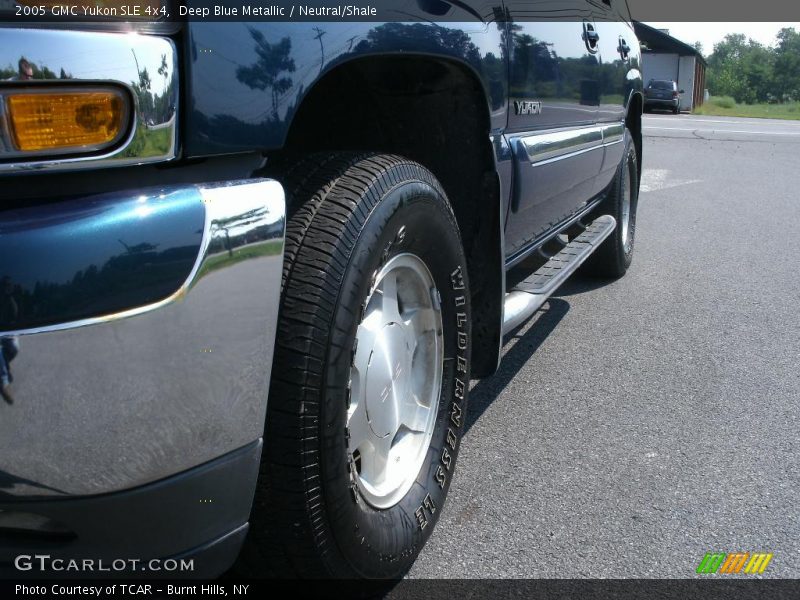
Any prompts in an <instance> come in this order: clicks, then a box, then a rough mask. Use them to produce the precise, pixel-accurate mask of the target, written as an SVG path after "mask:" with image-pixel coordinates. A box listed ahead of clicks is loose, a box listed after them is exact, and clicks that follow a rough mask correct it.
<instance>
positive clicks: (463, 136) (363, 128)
mask: <svg viewBox="0 0 800 600" xmlns="http://www.w3.org/2000/svg"><path fill="white" fill-rule="evenodd" d="M489 118H490V117H489V108H488V101H487V98H486V94H485V92H484V89H483V86H482V84H481V82H480V80H479V79H478V77H477V75H476V74H475V73H474V72H473V71H472V70H471V69H470V68H469V67H466V66H464V65H462V64H460V63H458V62H456V61H453V60H448V59H441V58H435V57H430V56H414V55H403V56H384V57H366V58H360V59H355V60H352V61H350V62H347V63H344V64H342V65H340V66H338V67H336V68H334V69H333V70H332V71H330V72H329V73H327V74H325V75H324V76H323V77H322V78H321V79H320V80H319V81H318V82H317V83H316V84H315V85H314V87H313V88H312V89H311V90H310V91H309V93H308V95H307V96H306V97H305V98H304V99H303V101H302V103H301V105H300V106H299V108H298V110H297V112H296V113H295V116H294V118H293V120H292V124H291V127H290V129H289V133H288V136H287V140H286V144H285V147H284V151H285V152H288V153H290V154H298V153H303V154H305V153H308V152H316V151H321V150H370V151H377V152H387V153H393V154H400V155H402V156H406V157H408V158H410V159H412V160H414V161H416V162H418V163H420V164H422V165H424V166H425V167H426V168H428V169H429V170H430V171H431V172H432V173H433V174H434V175H435V176H436V178H437V179H438V180H439V182H440V183H441V184H442V187H443V188H444V190H445V192H446V193H447V196H448V198H449V200H450V203H451V204H452V207H453V211H454V213H455V216H456V220H457V222H458V226H459V229H460V232H461V237H462V241H463V244H464V251H465V253H466V256H467V264H468V269H469V278H470V287H471V290H472V306H473V320H472V322H473V340H472V342H473V343H472V348H473V352H472V357H473V358H472V372H473V374H475V375H476V376H482V375H485V374H488V373H491V372H493V371H494V370H495V368H496V366H497V361H498V354H499V345H500V335H501V331H500V326H501V324H500V321H501V318H502V317H501V315H502V312H501V302H502V268H503V261H502V248H501V239H502V238H501V234H500V227H501V223H500V191H499V189H500V188H499V180H498V176H497V172H496V170H495V163H494V154H493V148H492V144H491V141H490V138H489V134H490V126H489ZM484 363H486V364H484Z"/></svg>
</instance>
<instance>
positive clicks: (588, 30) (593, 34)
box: [581, 21, 600, 54]
mask: <svg viewBox="0 0 800 600" xmlns="http://www.w3.org/2000/svg"><path fill="white" fill-rule="evenodd" d="M581 37H582V38H583V41H584V42H585V43H586V49H587V50H588V51H589V52H591V53H592V54H594V53H595V52H597V42H599V41H600V34H599V33H597V29H595V27H594V23H589V22H588V21H584V22H583V35H582V36H581Z"/></svg>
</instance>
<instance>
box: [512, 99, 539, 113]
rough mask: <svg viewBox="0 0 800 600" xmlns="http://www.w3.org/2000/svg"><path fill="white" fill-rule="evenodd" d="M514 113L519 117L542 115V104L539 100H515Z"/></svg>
mask: <svg viewBox="0 0 800 600" xmlns="http://www.w3.org/2000/svg"><path fill="white" fill-rule="evenodd" d="M514 112H516V113H517V114H518V115H540V114H542V103H541V102H539V101H538V100H514Z"/></svg>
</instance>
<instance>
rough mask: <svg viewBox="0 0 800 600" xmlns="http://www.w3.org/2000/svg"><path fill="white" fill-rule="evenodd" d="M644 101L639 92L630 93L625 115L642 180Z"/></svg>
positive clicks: (639, 178)
mask: <svg viewBox="0 0 800 600" xmlns="http://www.w3.org/2000/svg"><path fill="white" fill-rule="evenodd" d="M643 105H644V103H643V100H642V95H641V94H632V95H631V100H630V103H629V104H628V114H627V115H626V117H625V127H627V128H628V131H630V132H631V135H632V136H633V145H634V147H635V148H636V166H637V169H638V175H639V177H638V180H639V181H640V182H641V180H642V107H643Z"/></svg>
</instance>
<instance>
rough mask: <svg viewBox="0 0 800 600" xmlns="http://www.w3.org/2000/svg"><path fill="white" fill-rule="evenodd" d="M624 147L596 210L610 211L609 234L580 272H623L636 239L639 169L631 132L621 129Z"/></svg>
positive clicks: (610, 274) (611, 274) (598, 274)
mask: <svg viewBox="0 0 800 600" xmlns="http://www.w3.org/2000/svg"><path fill="white" fill-rule="evenodd" d="M624 144H625V150H624V152H623V155H622V161H621V162H620V165H619V168H618V170H617V174H616V175H615V176H614V180H613V181H612V183H611V187H610V188H609V191H608V195H607V196H606V198H605V199H604V200H603V202H602V203H601V204H600V206H599V207H598V208H597V210H596V214H598V215H611V216H612V217H614V218H615V219H616V220H617V226H616V228H615V229H614V231H613V232H612V233H611V235H609V236H608V238H606V240H605V241H604V242H603V243H602V244H601V245H600V247H599V248H598V249H597V250H595V251H594V253H592V255H591V256H590V257H589V258H588V259H587V260H586V263H585V264H584V267H583V272H584V273H587V274H589V275H593V276H596V277H602V278H610V279H617V278H619V277H622V276H623V275H625V272H626V271H627V270H628V267H630V266H631V261H632V260H633V250H634V242H635V240H636V210H637V208H638V204H639V169H638V159H637V156H636V148H635V146H634V144H633V136H632V135H631V133H630V131H629V130H628V129H627V128H626V129H625V138H624Z"/></svg>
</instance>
